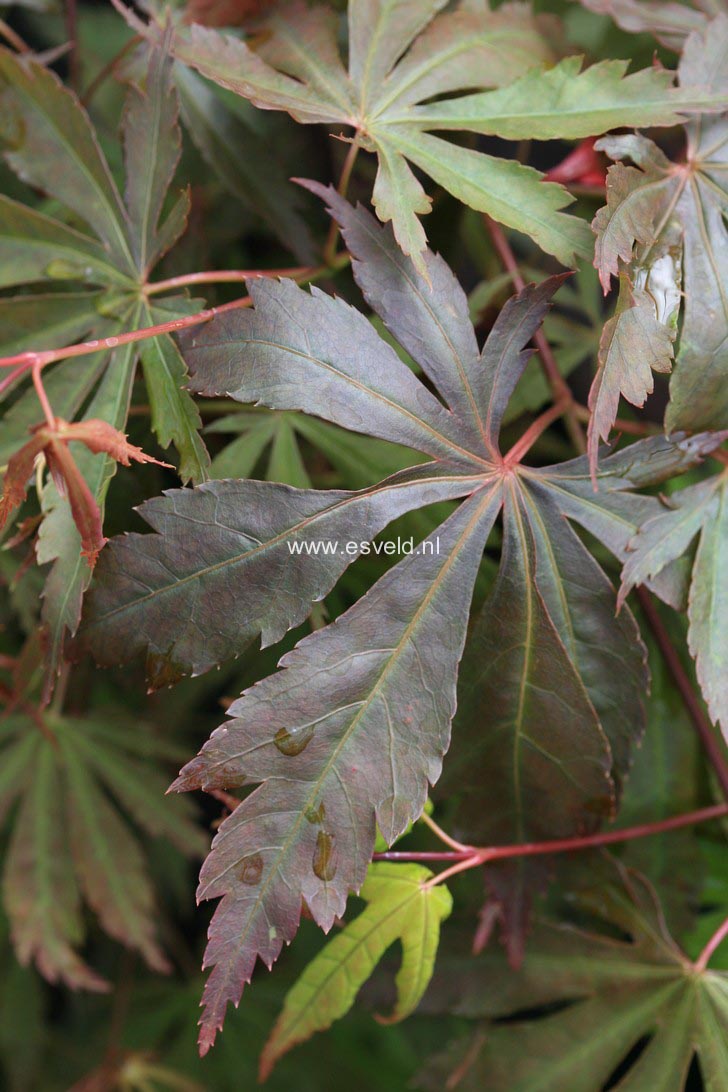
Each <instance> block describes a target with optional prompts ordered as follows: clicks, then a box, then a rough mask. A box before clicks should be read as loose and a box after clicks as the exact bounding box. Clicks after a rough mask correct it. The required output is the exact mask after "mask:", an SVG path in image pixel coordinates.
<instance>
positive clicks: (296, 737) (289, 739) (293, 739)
mask: <svg viewBox="0 0 728 1092" xmlns="http://www.w3.org/2000/svg"><path fill="white" fill-rule="evenodd" d="M312 736H313V725H312V724H309V725H307V726H306V727H305V728H300V729H299V730H298V731H297V732H289V731H288V729H287V728H279V729H278V731H277V732H276V734H275V735H274V737H273V742H274V743H275V745H276V747H277V748H278V750H279V751H280V752H281V754H282V755H288V756H295V755H300V753H301V751H305V749H306V747H308V745H309V743H310V742H311V738H312Z"/></svg>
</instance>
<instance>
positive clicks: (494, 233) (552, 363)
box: [483, 215, 585, 450]
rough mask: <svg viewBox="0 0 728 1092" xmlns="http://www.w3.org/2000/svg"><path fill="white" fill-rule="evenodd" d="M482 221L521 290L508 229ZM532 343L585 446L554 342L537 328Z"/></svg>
mask: <svg viewBox="0 0 728 1092" xmlns="http://www.w3.org/2000/svg"><path fill="white" fill-rule="evenodd" d="M483 222H484V223H485V226H486V228H487V230H488V234H489V235H490V238H491V240H492V242H493V246H494V247H495V249H496V252H497V254H498V256H499V258H500V259H501V261H502V262H503V265H504V266H505V268H506V269H507V271H508V272H509V273H510V275H511V280H512V281H513V285H514V287H515V288H516V290H517V291H518V292H522V291H523V289H524V288H525V287H526V282H525V281H524V279H523V277H522V276H521V271H520V269H519V267H518V261H517V259H516V256H515V254H514V253H513V250H512V249H511V245H510V243H509V242H508V239H507V238H506V235H505V232H504V231H503V228H502V227H501V226H500V224H497V223H496V222H495V220H491V218H490V216H487V215H484V216H483ZM533 343H534V345H535V346H536V349H537V350H538V355H539V357H540V358H541V365H542V367H543V371H544V375H545V376H546V379H547V380H548V382H549V386H550V387H551V391H552V393H553V396H554V399H555V401H556V402H564V403H566V409H565V410H564V415H565V420H566V425H567V428H568V431H569V435H570V436H571V439H572V441H573V443H574V444H575V446H576V447H577V448H579V449H580V450H581V449H583V448H584V447H585V441H584V430H583V429H582V427H581V424H580V423H579V420H578V417H577V415H576V413H575V412H574V408H573V403H574V396H573V394H572V393H571V390H570V388H569V384H568V383H567V382H566V380H565V379H564V377H563V376H562V374H561V372H560V371H559V366H558V364H557V363H556V357H555V356H554V354H553V352H552V350H551V346H550V345H549V343H548V340H547V338H546V335H545V334H544V332H543V330H537V331H536V333H535V334H534V335H533Z"/></svg>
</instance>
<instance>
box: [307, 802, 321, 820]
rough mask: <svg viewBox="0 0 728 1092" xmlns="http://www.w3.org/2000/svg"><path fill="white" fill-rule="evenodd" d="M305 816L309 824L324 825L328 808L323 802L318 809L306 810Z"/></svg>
mask: <svg viewBox="0 0 728 1092" xmlns="http://www.w3.org/2000/svg"><path fill="white" fill-rule="evenodd" d="M305 815H306V818H307V819H308V821H309V823H323V821H324V819H325V818H326V808H325V807H324V802H323V800H322V801H321V803H320V804H319V806H318V807H317V808H306V812H305Z"/></svg>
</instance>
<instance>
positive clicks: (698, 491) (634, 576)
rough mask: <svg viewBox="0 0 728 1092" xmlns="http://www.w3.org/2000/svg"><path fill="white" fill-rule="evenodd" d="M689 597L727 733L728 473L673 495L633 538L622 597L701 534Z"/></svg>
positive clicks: (702, 672) (712, 705) (702, 661)
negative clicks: (726, 573) (727, 594)
mask: <svg viewBox="0 0 728 1092" xmlns="http://www.w3.org/2000/svg"><path fill="white" fill-rule="evenodd" d="M698 536H699V539H698V549H697V552H696V554H695V561H694V563H693V569H692V579H691V584H690V596H689V603H688V619H689V623H690V626H689V631H688V643H689V646H690V651H691V653H692V655H693V656H694V658H695V663H696V668H697V675H698V681H699V683H700V687H701V690H702V692H703V696H704V698H705V701H706V704H707V706H708V709H709V710H710V714H711V716H712V719H713V721H714V722H720V724H721V727H722V729H723V732H724V734H726V735H728V640H727V639H726V630H725V618H726V609H727V608H726V581H725V566H726V551H727V550H728V475H726V473H723V474H719V475H716V476H715V477H713V478H708V479H707V480H705V481H702V482H700V483H699V484H698V485H691V486H688V487H687V488H685V489H682V490H680V491H679V492H677V493H675V494H673V496H672V497H670V500H669V502H666V504H665V507H664V509H663V511H662V513H660V514H658V515H656V516H654V517H653V518H652V519H650V520H648V521H647V522H646V523H644V524H643V525H642V527H640V530H639V533H638V534H637V535H635V537H634V538H633V539H632V540H631V542H630V543H629V552H628V554H627V559H626V562H625V565H624V570H623V572H622V587H621V589H620V593H619V601H620V602H622V601H624V598H625V597H626V595H627V593H628V592H629V591H630V589H631V588H633V587H635V585H637V584H643V583H644V582H645V581H646V580H648V579H649V578H650V577H653V576H655V575H657V574H659V573H660V572H661V571H662V570H663V569H664V567H665V565H667V564H669V563H670V562H671V561H674V560H675V559H676V558H679V557H681V556H682V555H683V554H685V552H686V551H687V550H688V548H689V547H690V545H691V543H692V542H693V541H694V539H695V538H696V537H698Z"/></svg>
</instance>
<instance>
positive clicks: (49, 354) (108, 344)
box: [0, 254, 349, 393]
mask: <svg viewBox="0 0 728 1092" xmlns="http://www.w3.org/2000/svg"><path fill="white" fill-rule="evenodd" d="M348 261H349V255H348V254H340V255H338V256H337V257H336V258H335V259H334V261H333V262H332V263H330V264H329V265H322V266H317V267H316V268H313V269H310V268H308V267H307V266H306V267H302V268H303V269H304V270H305V271H304V272H303V273H300V274H299V275H298V276H297V277H296V280H297V281H298V283H299V284H301V283H307V282H311V281H314V280H316V279H318V278H319V277H322V276H325V275H326V274H327V273H330V272H331V271H332V270H335V269H339V268H341V267H343V266H344V265H345V264H346V263H347V262H348ZM258 275H259V276H262V275H264V274H262V273H261V272H260V271H258ZM252 302H253V301H252V300H251V298H250V296H243V297H241V298H240V299H237V300H232V301H231V302H230V303H223V304H220V305H219V306H218V307H207V308H205V310H204V311H197V312H195V314H194V315H184V316H183V317H182V318H176V319H171V320H170V321H169V322H160V323H156V324H155V325H154V326H145V327H143V328H142V329H140V330H130V331H129V332H127V333H125V334H117V335H116V336H114V337H105V338H99V339H98V340H95V341H82V342H80V343H79V344H77V345H67V346H65V348H63V349H46V350H39V351H35V350H27V351H26V352H22V353H16V354H15V355H14V356H4V357H0V368H12V369H13V371H12V373H11V375H10V376H8V378H7V379H5V380H4V381H3V382H2V383H0V393H2V391H3V390H4V389H5V388H6V387H7V386H9V385H10V383H11V382H13V381H14V380H15V379H17V378H18V376H20V375H22V374H23V373H24V372H26V371H30V370H31V369H35V368H37V369H42V368H45V367H46V366H47V365H48V364H54V363H55V362H56V361H57V360H67V359H68V358H70V357H77V356H88V354H89V353H97V352H99V351H102V350H104V349H116V348H118V347H119V345H129V344H131V343H132V342H135V341H145V340H146V339H147V338H150V337H156V336H157V335H158V334H171V333H175V332H176V331H177V330H184V329H186V328H188V327H190V326H200V325H202V324H203V323H205V322H209V321H210V319H213V318H215V316H216V315H222V314H225V313H226V312H227V311H234V310H237V309H238V308H241V307H250V306H251V304H252Z"/></svg>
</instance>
